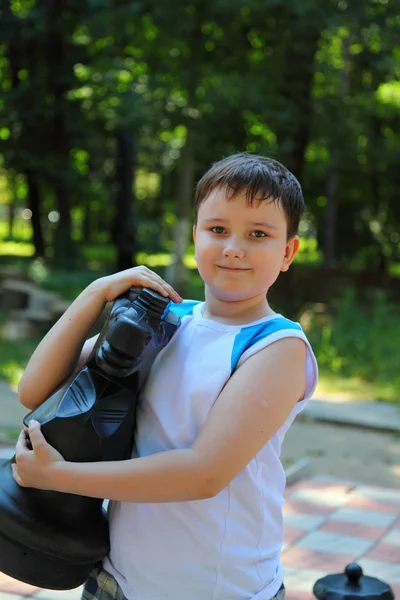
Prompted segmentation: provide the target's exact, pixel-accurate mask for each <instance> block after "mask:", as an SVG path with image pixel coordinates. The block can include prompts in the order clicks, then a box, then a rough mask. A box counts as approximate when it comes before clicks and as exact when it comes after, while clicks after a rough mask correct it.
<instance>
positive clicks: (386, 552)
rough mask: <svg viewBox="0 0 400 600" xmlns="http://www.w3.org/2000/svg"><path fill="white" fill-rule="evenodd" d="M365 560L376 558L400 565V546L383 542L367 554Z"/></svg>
mask: <svg viewBox="0 0 400 600" xmlns="http://www.w3.org/2000/svg"><path fill="white" fill-rule="evenodd" d="M365 558H376V559H377V560H384V561H387V562H391V563H396V564H398V563H400V546H398V545H397V544H388V543H386V542H381V543H379V544H376V545H375V546H374V547H373V548H371V550H369V551H368V552H367V553H366V554H365Z"/></svg>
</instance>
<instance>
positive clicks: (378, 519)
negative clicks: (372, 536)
mask: <svg viewBox="0 0 400 600" xmlns="http://www.w3.org/2000/svg"><path fill="white" fill-rule="evenodd" d="M331 518H332V519H334V520H338V521H349V522H350V523H365V525H374V526H378V527H389V526H390V525H393V524H394V523H395V522H396V517H395V516H394V515H391V514H387V513H380V512H376V511H372V510H359V509H357V508H347V506H344V507H342V508H339V509H338V510H337V511H336V512H335V513H333V514H332V516H331Z"/></svg>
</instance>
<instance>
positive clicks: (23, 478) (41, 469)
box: [11, 420, 64, 490]
mask: <svg viewBox="0 0 400 600" xmlns="http://www.w3.org/2000/svg"><path fill="white" fill-rule="evenodd" d="M27 433H29V438H28V437H27ZM29 440H30V442H29ZM15 457H16V463H15V464H14V463H12V465H11V466H12V472H13V477H14V479H15V481H16V482H17V483H18V485H20V486H21V487H34V488H37V489H39V490H49V489H52V487H51V485H50V484H49V483H48V476H49V471H50V470H51V466H52V464H53V463H55V462H58V461H63V460H64V458H63V457H62V456H61V454H60V453H59V452H58V451H57V450H56V449H55V448H53V446H50V444H48V443H47V442H46V440H45V438H44V436H43V434H42V432H41V431H40V424H39V423H38V422H37V421H33V420H32V421H29V429H28V432H26V430H25V429H23V430H22V431H21V433H20V434H19V438H18V442H17V445H16V455H15Z"/></svg>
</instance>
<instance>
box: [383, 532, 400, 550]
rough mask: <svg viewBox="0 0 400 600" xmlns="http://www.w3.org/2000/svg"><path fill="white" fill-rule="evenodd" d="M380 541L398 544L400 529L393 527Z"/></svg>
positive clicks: (399, 544) (399, 542) (399, 541)
mask: <svg viewBox="0 0 400 600" xmlns="http://www.w3.org/2000/svg"><path fill="white" fill-rule="evenodd" d="M382 542H388V543H389V544H397V545H398V546H400V529H396V528H393V529H392V530H391V531H389V533H387V534H386V535H385V536H384V537H383V538H382Z"/></svg>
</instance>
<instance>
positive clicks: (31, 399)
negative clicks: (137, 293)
mask: <svg viewBox="0 0 400 600" xmlns="http://www.w3.org/2000/svg"><path fill="white" fill-rule="evenodd" d="M133 286H141V287H149V288H152V289H154V290H155V291H156V292H159V293H161V294H163V295H165V296H168V295H169V296H170V297H171V299H172V300H174V301H175V302H180V301H181V300H182V299H181V297H180V296H179V295H178V294H177V293H176V292H175V290H174V289H173V288H172V287H171V286H170V285H168V284H167V283H166V282H165V281H164V280H163V279H162V278H161V277H160V276H159V275H157V274H156V273H154V272H153V271H151V270H150V269H148V268H147V267H143V266H140V267H134V268H133V269H127V270H126V271H121V272H119V273H115V274H114V275H110V276H108V277H102V278H100V279H97V280H96V281H94V282H93V283H91V284H90V285H89V286H88V287H87V288H86V289H85V290H84V291H83V292H82V293H81V294H80V295H79V296H78V297H77V298H76V300H74V302H73V303H72V304H71V306H70V307H69V308H68V309H67V310H66V312H65V313H64V314H63V315H62V317H61V318H60V319H59V320H58V321H57V323H55V325H54V326H53V327H52V328H51V329H50V331H49V332H48V333H47V335H46V336H45V337H44V338H43V340H42V341H41V342H40V344H39V345H38V347H37V348H36V350H35V352H34V353H33V354H32V356H31V359H30V360H29V362H28V365H27V367H26V369H25V372H24V374H23V376H22V378H21V380H20V382H19V385H18V393H19V399H20V402H21V404H23V405H24V406H26V407H27V408H29V409H30V410H33V409H34V408H36V407H37V406H39V405H40V404H42V402H44V401H45V400H46V399H47V398H48V397H49V396H50V395H51V394H52V393H54V392H55V391H56V390H58V389H59V388H60V387H62V386H63V385H64V384H65V383H66V382H67V380H68V379H69V378H70V377H71V375H72V374H73V373H74V372H76V371H77V370H78V368H80V367H81V366H83V365H84V364H85V362H86V360H87V359H88V357H89V355H90V352H91V350H92V348H93V346H94V344H95V341H96V339H97V337H94V338H91V339H90V340H88V341H87V343H86V344H85V345H84V343H85V340H86V338H87V336H88V335H89V333H90V330H91V329H92V327H93V325H94V324H95V323H96V321H97V319H98V318H99V316H100V314H101V312H102V310H103V308H104V306H105V305H106V303H107V302H113V301H114V300H115V299H116V298H117V297H118V296H119V295H121V294H123V293H124V292H126V291H128V290H129V288H131V287H133ZM82 348H83V350H82Z"/></svg>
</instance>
